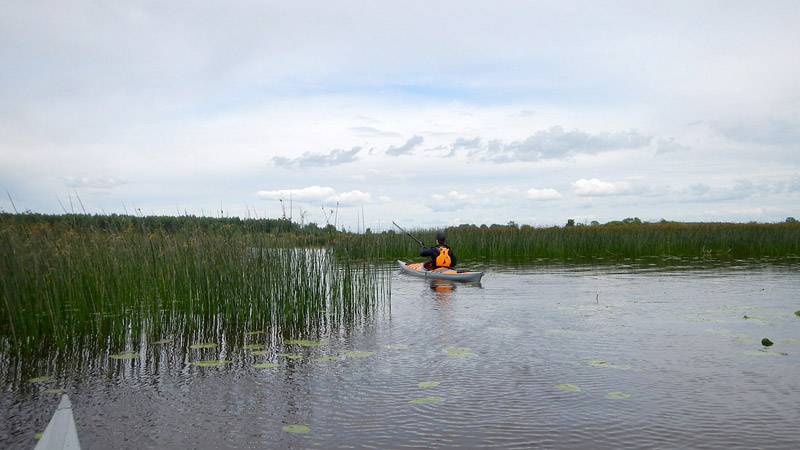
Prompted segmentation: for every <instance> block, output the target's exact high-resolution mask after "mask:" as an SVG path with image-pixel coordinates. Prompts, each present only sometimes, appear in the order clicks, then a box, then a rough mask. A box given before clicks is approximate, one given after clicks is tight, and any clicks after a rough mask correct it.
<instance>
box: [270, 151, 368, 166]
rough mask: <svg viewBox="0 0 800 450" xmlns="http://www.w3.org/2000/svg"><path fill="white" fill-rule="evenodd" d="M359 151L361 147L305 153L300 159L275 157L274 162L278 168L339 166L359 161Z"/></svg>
mask: <svg viewBox="0 0 800 450" xmlns="http://www.w3.org/2000/svg"><path fill="white" fill-rule="evenodd" d="M359 151H361V147H353V148H352V149H350V150H339V149H337V150H331V152H330V153H328V154H323V153H311V152H305V153H303V155H302V156H300V157H298V158H286V157H283V156H275V157H273V158H272V162H273V163H274V164H275V165H276V166H280V167H288V168H296V167H303V168H309V167H328V166H337V165H339V164H347V163H351V162H355V161H357V160H358V158H356V154H358V152H359Z"/></svg>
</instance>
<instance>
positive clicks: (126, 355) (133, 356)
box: [109, 353, 142, 359]
mask: <svg viewBox="0 0 800 450" xmlns="http://www.w3.org/2000/svg"><path fill="white" fill-rule="evenodd" d="M141 356H142V355H141V353H119V354H116V355H111V356H109V358H111V359H136V358H139V357H141Z"/></svg>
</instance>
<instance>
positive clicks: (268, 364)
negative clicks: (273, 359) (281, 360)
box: [253, 363, 280, 369]
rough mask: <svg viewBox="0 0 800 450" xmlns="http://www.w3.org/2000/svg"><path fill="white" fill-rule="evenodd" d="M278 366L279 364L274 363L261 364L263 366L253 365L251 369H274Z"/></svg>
mask: <svg viewBox="0 0 800 450" xmlns="http://www.w3.org/2000/svg"><path fill="white" fill-rule="evenodd" d="M279 365H280V364H275V363H263V364H253V367H254V368H256V369H274V368H276V367H278V366H279Z"/></svg>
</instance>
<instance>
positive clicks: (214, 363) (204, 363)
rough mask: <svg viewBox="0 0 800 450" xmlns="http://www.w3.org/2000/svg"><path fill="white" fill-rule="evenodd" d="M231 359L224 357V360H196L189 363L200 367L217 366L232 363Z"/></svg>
mask: <svg viewBox="0 0 800 450" xmlns="http://www.w3.org/2000/svg"><path fill="white" fill-rule="evenodd" d="M230 363H231V361H229V360H227V359H224V360H213V361H194V362H191V363H189V364H191V365H193V366H198V367H217V366H224V365H225V364H230Z"/></svg>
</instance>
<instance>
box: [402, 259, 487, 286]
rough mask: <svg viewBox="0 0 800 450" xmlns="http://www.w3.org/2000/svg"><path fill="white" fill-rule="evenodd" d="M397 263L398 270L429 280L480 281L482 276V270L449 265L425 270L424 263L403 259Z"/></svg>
mask: <svg viewBox="0 0 800 450" xmlns="http://www.w3.org/2000/svg"><path fill="white" fill-rule="evenodd" d="M397 264H398V265H399V266H400V270H401V271H402V272H403V273H407V274H409V275H413V276H415V277H420V278H426V279H429V280H450V281H468V282H477V281H481V277H483V272H472V271H469V270H456V269H451V268H449V267H439V268H438V269H434V270H427V269H425V267H424V266H423V264H424V263H404V262H403V261H399V260H398V261H397Z"/></svg>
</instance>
